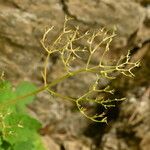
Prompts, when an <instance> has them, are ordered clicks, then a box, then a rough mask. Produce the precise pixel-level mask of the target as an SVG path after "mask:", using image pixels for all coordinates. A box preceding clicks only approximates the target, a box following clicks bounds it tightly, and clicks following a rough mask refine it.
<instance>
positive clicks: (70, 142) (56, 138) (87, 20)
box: [0, 0, 150, 150]
mask: <svg viewBox="0 0 150 150" xmlns="http://www.w3.org/2000/svg"><path fill="white" fill-rule="evenodd" d="M65 15H67V16H69V17H72V18H73V19H74V20H73V21H72V22H71V23H70V25H80V27H81V30H85V29H86V30H87V29H96V28H98V27H105V28H106V29H111V28H113V26H114V25H115V26H116V28H117V36H116V37H115V38H114V41H113V42H112V44H111V51H110V53H109V54H108V56H107V57H106V58H105V61H106V62H107V61H108V62H109V61H113V60H117V59H118V58H119V56H120V55H124V54H126V53H127V51H128V50H131V56H132V58H131V59H132V60H139V59H140V60H141V66H140V67H139V68H137V69H135V70H134V74H135V75H136V76H135V78H128V77H122V76H119V77H118V78H117V79H116V80H115V81H114V82H112V83H111V85H112V86H113V87H114V88H115V89H116V93H115V96H117V97H127V100H126V101H124V102H122V103H120V104H118V105H117V106H116V107H115V108H113V109H110V110H109V111H108V112H107V116H108V125H107V124H104V123H95V122H92V121H89V120H88V119H86V118H84V117H83V116H82V115H81V114H80V112H78V110H77V109H76V107H75V105H74V104H72V103H71V102H69V101H64V100H62V99H60V98H56V97H53V96H50V95H49V94H48V93H46V92H43V93H40V94H38V96H37V101H35V102H34V104H32V105H31V106H29V112H30V113H31V115H33V116H34V117H36V118H37V119H38V120H40V121H41V122H42V124H43V129H41V136H42V139H43V142H44V144H45V146H46V147H47V149H48V150H150V65H149V61H150V0H0V72H2V71H4V72H5V79H7V80H10V81H11V82H13V85H17V84H18V83H19V82H20V81H23V80H26V81H31V82H33V83H35V84H36V85H38V86H41V85H43V79H42V75H41V71H42V67H43V65H44V60H45V58H46V53H45V51H44V50H43V48H42V46H41V44H40V40H41V38H42V36H43V33H44V31H45V29H47V28H48V27H51V26H55V28H54V30H53V31H52V32H51V34H50V35H49V38H50V39H54V38H55V37H56V35H57V34H58V33H59V31H60V30H61V29H62V27H63V22H64V17H65ZM80 45H82V43H80ZM94 59H95V60H97V59H99V55H96V56H95V58H94ZM59 62H60V60H59V57H58V56H53V57H51V58H50V60H49V64H48V81H49V82H50V81H52V80H53V79H54V78H56V77H58V76H59V74H61V72H62V66H61V65H60V63H59ZM80 63H84V62H79V64H80ZM92 80H93V77H92V76H90V75H88V76H87V75H86V76H83V77H80V76H79V77H77V78H71V79H68V80H66V81H64V82H62V83H61V84H59V85H57V86H56V87H55V90H56V91H58V92H61V93H63V94H67V95H71V97H76V96H78V95H80V94H81V93H80V92H81V91H82V90H83V89H86V87H87V85H88V84H89V83H90V82H91V81H92ZM108 83H109V82H107V81H105V82H104V84H106V85H107V84H108Z"/></svg>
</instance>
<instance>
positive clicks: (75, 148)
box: [63, 141, 90, 150]
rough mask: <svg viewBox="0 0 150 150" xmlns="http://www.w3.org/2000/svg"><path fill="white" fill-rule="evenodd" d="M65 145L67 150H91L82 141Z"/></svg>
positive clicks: (68, 142)
mask: <svg viewBox="0 0 150 150" xmlns="http://www.w3.org/2000/svg"><path fill="white" fill-rule="evenodd" d="M63 145H64V149H65V150H90V148H88V147H86V146H85V145H83V144H82V143H81V142H80V141H65V142H64V144H63Z"/></svg>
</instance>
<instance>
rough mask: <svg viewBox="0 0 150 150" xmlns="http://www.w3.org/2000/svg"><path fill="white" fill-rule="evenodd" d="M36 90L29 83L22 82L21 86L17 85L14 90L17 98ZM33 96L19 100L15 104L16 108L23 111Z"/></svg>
mask: <svg viewBox="0 0 150 150" xmlns="http://www.w3.org/2000/svg"><path fill="white" fill-rule="evenodd" d="M35 90H36V86H35V85H33V84H32V83H29V82H22V83H21V84H19V85H18V86H17V88H16V91H15V93H16V95H17V97H19V96H23V95H27V94H29V93H32V92H33V91H35ZM34 97H35V96H34V95H32V96H28V97H26V98H23V99H20V101H18V103H17V105H16V106H17V108H19V109H20V110H22V111H24V109H25V106H26V105H27V104H29V103H31V102H32V101H33V99H34Z"/></svg>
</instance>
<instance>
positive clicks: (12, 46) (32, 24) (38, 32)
mask: <svg viewBox="0 0 150 150" xmlns="http://www.w3.org/2000/svg"><path fill="white" fill-rule="evenodd" d="M57 16H59V17H60V18H61V19H59V20H58V21H57V23H56V17H57ZM63 18H64V14H63V13H62V9H61V5H59V3H58V2H57V1H49V0H43V1H32V2H31V1H29V0H27V1H26V0H23V1H18V0H13V1H7V2H3V1H0V42H1V43H2V44H0V55H1V57H0V62H1V68H0V69H2V70H4V71H5V75H6V77H7V78H9V79H11V80H12V81H14V80H15V79H16V78H17V81H18V80H19V79H20V80H23V79H24V78H30V79H31V78H32V77H33V78H32V79H33V80H36V77H35V76H38V75H37V74H40V72H37V70H38V69H37V68H38V67H39V66H41V65H40V64H42V63H43V62H42V60H41V59H42V58H43V57H44V51H43V48H42V47H41V45H40V39H41V38H42V35H43V33H44V30H45V27H50V26H52V25H54V26H56V28H61V24H62V23H63V21H64V19H63ZM57 31H58V30H55V32H53V33H52V35H53V34H55V33H56V32H57ZM9 64H12V65H11V67H10V65H9ZM13 70H15V71H13ZM13 72H14V73H13ZM40 76H41V74H40Z"/></svg>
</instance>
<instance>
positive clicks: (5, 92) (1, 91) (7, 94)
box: [0, 81, 15, 103]
mask: <svg viewBox="0 0 150 150" xmlns="http://www.w3.org/2000/svg"><path fill="white" fill-rule="evenodd" d="M13 98H15V94H14V92H13V91H12V86H11V84H10V83H9V82H7V81H1V82H0V103H4V102H6V101H9V100H10V99H13Z"/></svg>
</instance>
